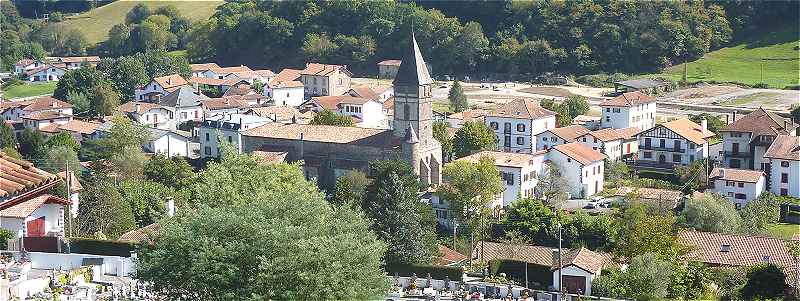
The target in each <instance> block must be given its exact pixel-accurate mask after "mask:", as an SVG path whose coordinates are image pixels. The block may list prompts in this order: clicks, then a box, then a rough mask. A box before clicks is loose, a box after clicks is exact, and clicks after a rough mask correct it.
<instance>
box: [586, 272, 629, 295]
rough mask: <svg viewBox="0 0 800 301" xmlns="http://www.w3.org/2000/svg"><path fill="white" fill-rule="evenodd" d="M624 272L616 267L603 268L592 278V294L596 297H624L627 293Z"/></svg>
mask: <svg viewBox="0 0 800 301" xmlns="http://www.w3.org/2000/svg"><path fill="white" fill-rule="evenodd" d="M623 276H624V274H623V272H621V271H620V270H617V269H604V270H603V271H602V273H601V274H600V275H599V276H597V277H595V278H594V280H592V295H594V296H598V297H607V298H616V299H621V298H625V296H627V295H628V292H627V286H626V283H625V279H624V278H623Z"/></svg>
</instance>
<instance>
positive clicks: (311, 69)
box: [300, 63, 352, 76]
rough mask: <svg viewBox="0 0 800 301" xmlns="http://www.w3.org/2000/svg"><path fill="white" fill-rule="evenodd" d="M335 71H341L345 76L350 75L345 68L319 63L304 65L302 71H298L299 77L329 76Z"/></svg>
mask: <svg viewBox="0 0 800 301" xmlns="http://www.w3.org/2000/svg"><path fill="white" fill-rule="evenodd" d="M336 71H341V72H343V73H345V74H347V75H352V74H351V73H350V71H348V70H347V66H343V65H330V64H319V63H308V64H306V68H305V69H303V71H300V75H315V76H331V75H333V74H334V73H335V72H336Z"/></svg>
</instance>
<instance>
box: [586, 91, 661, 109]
mask: <svg viewBox="0 0 800 301" xmlns="http://www.w3.org/2000/svg"><path fill="white" fill-rule="evenodd" d="M655 101H656V99H655V98H654V97H651V96H650V95H647V94H644V93H642V92H639V91H634V92H627V93H622V95H620V96H617V97H614V98H612V99H609V100H606V101H604V102H602V103H600V106H612V107H632V106H635V105H640V104H646V103H651V102H655Z"/></svg>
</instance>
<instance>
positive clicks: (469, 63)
mask: <svg viewBox="0 0 800 301" xmlns="http://www.w3.org/2000/svg"><path fill="white" fill-rule="evenodd" d="M488 48H489V40H488V39H487V38H486V36H485V35H484V34H483V27H481V24H480V23H478V22H467V23H466V24H464V28H463V29H462V31H461V33H460V36H459V38H458V39H457V41H456V43H455V47H454V50H455V52H456V56H457V57H458V58H459V59H461V61H462V62H463V63H464V65H463V67H464V69H463V71H474V68H475V66H476V65H477V64H478V63H479V62H481V61H483V60H484V51H486V49H488ZM453 86H455V84H453ZM464 101H465V102H466V99H464ZM450 102H451V103H452V102H453V100H452V99H451V100H450ZM453 108H454V109H455V106H453ZM456 112H460V111H456Z"/></svg>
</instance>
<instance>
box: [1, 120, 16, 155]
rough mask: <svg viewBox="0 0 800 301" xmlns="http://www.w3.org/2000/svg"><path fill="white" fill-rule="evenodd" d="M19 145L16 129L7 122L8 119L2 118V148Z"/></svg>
mask: <svg viewBox="0 0 800 301" xmlns="http://www.w3.org/2000/svg"><path fill="white" fill-rule="evenodd" d="M16 146H17V136H16V135H15V134H14V129H13V128H12V127H11V125H9V124H8V123H6V120H5V119H3V118H0V148H5V147H11V148H14V147H16Z"/></svg>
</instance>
